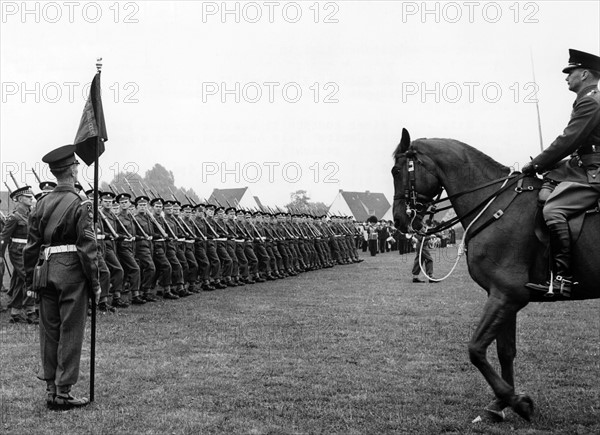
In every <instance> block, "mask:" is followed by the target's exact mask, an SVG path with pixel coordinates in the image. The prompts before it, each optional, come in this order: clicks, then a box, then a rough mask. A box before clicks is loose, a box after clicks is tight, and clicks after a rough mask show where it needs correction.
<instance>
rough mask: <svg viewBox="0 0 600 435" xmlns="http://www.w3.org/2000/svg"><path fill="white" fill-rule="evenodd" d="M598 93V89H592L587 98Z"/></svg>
mask: <svg viewBox="0 0 600 435" xmlns="http://www.w3.org/2000/svg"><path fill="white" fill-rule="evenodd" d="M597 93H598V89H592V90H591V91H589V92H588V93H587V94H585V96H586V97H589V96H590V95H594V94H597Z"/></svg>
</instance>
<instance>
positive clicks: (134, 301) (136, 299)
mask: <svg viewBox="0 0 600 435" xmlns="http://www.w3.org/2000/svg"><path fill="white" fill-rule="evenodd" d="M131 303H132V304H133V305H144V304H145V303H146V301H145V300H144V299H142V297H141V296H140V294H139V293H138V292H135V293H133V297H132V298H131Z"/></svg>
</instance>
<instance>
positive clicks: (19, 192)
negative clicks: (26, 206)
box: [10, 186, 33, 200]
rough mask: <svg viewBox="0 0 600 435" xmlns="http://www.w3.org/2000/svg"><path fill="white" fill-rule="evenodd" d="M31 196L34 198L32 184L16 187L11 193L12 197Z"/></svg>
mask: <svg viewBox="0 0 600 435" xmlns="http://www.w3.org/2000/svg"><path fill="white" fill-rule="evenodd" d="M23 195H25V196H31V197H32V198H33V192H32V191H31V186H23V187H19V188H18V189H15V190H13V191H12V193H11V194H10V198H11V199H15V200H16V199H17V198H18V197H19V196H23Z"/></svg>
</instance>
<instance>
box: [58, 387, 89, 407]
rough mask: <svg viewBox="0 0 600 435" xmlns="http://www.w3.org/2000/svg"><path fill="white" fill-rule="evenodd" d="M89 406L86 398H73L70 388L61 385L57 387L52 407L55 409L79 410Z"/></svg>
mask: <svg viewBox="0 0 600 435" xmlns="http://www.w3.org/2000/svg"><path fill="white" fill-rule="evenodd" d="M89 404H90V401H89V399H87V398H86V397H75V396H73V395H72V394H71V386H70V385H63V386H60V387H58V391H57V392H56V397H55V398H54V404H53V405H52V407H53V408H55V409H72V408H81V407H83V406H87V405H89Z"/></svg>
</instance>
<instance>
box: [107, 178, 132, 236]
mask: <svg viewBox="0 0 600 435" xmlns="http://www.w3.org/2000/svg"><path fill="white" fill-rule="evenodd" d="M108 187H109V188H110V190H111V191H112V193H114V194H115V195H116V194H117V192H115V189H113V187H112V186H111V185H110V184H109V185H108ZM113 215H114V216H115V219H116V220H117V223H118V224H119V225H121V228H122V229H123V232H124V233H125V235H126V236H127V238H128V239H134V240H135V237H133V236H132V235H131V234H130V233H129V231H127V227H126V226H125V224H123V222H122V221H121V219H119V216H118V215H117V214H116V213H113ZM134 220H135V219H134Z"/></svg>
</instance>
